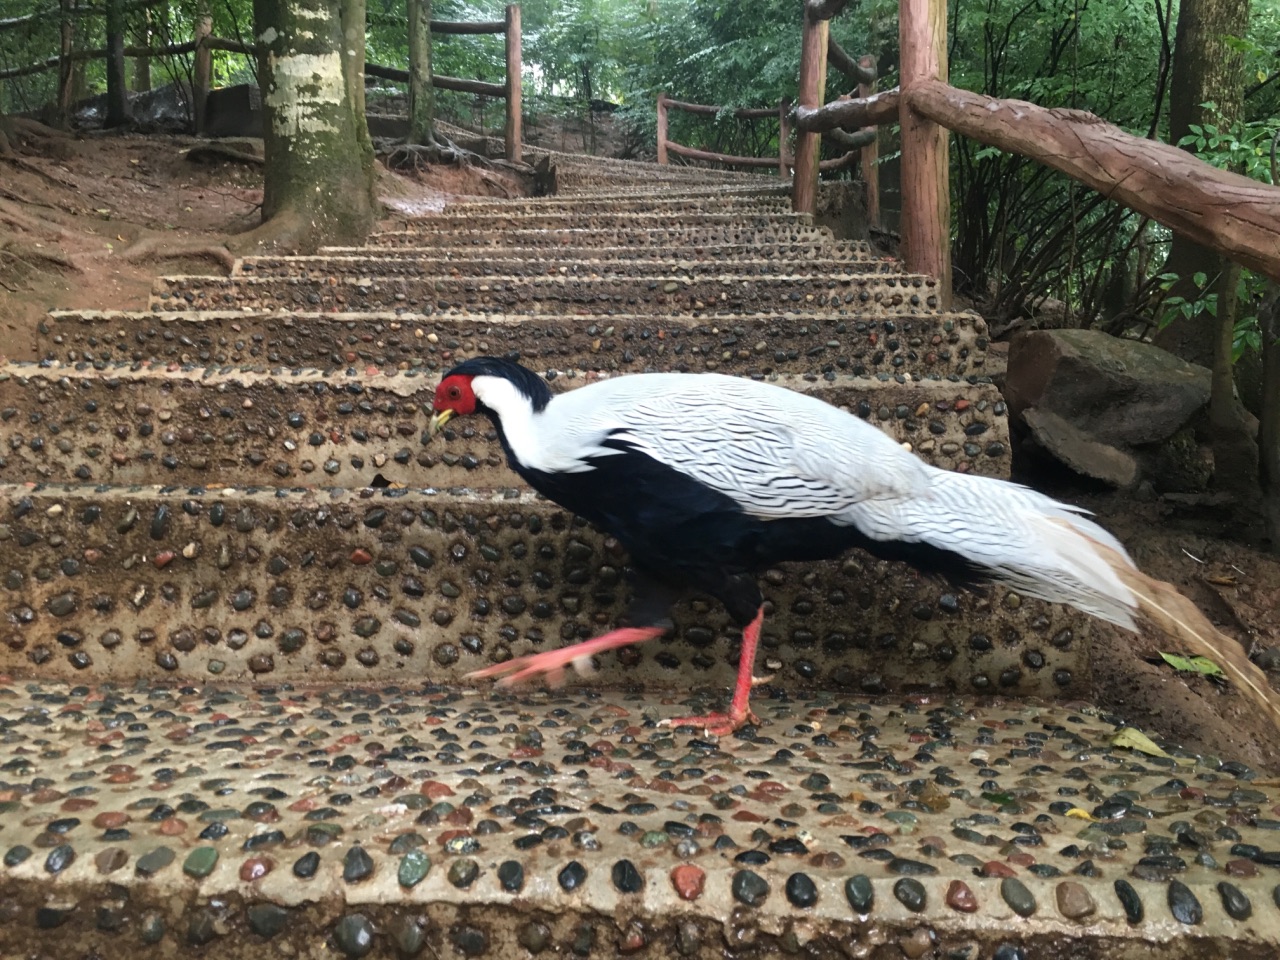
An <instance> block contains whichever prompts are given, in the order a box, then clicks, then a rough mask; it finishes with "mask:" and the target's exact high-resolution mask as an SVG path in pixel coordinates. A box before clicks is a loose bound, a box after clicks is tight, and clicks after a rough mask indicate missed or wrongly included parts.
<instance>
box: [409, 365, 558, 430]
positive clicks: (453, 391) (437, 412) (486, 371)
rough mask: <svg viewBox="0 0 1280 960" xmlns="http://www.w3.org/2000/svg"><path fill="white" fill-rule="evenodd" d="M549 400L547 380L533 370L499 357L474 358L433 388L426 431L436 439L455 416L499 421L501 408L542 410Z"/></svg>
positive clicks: (457, 367)
mask: <svg viewBox="0 0 1280 960" xmlns="http://www.w3.org/2000/svg"><path fill="white" fill-rule="evenodd" d="M550 399H551V391H550V390H549V389H548V388H547V384H546V381H544V380H543V379H542V378H541V377H540V376H538V375H537V374H536V373H534V372H533V371H532V370H527V369H525V368H524V367H522V366H520V364H518V363H513V362H512V361H510V360H502V359H499V358H498V357H475V358H473V359H471V360H467V361H465V362H464V363H460V364H458V365H457V366H456V367H454V368H453V369H452V370H450V371H449V372H448V373H446V374H445V375H444V378H443V379H442V380H441V381H440V386H438V387H436V396H435V400H434V401H433V402H432V405H431V408H432V410H433V411H434V412H433V413H432V416H431V424H430V426H429V428H428V431H429V432H430V434H431V435H432V436H435V434H437V433H439V432H440V430H441V428H443V427H444V425H445V424H446V423H448V422H449V421H450V420H452V419H453V418H454V417H465V416H467V415H468V414H471V413H477V412H479V413H486V414H489V415H490V416H496V417H499V418H500V417H501V414H502V408H503V407H505V406H506V405H507V404H509V403H512V402H517V403H520V402H523V403H527V404H528V405H529V406H530V407H532V408H533V410H535V411H538V410H542V409H543V408H544V407H546V405H547V402H548V401H549V400H550ZM486 400H487V401H488V402H486Z"/></svg>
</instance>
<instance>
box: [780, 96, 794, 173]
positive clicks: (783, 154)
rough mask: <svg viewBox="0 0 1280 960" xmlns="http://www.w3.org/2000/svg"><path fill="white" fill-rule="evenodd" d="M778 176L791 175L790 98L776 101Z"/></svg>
mask: <svg viewBox="0 0 1280 960" xmlns="http://www.w3.org/2000/svg"><path fill="white" fill-rule="evenodd" d="M778 176H780V177H781V178H782V179H783V180H786V179H787V178H788V177H790V176H791V100H790V99H789V98H787V97H783V98H782V99H781V100H779V101H778Z"/></svg>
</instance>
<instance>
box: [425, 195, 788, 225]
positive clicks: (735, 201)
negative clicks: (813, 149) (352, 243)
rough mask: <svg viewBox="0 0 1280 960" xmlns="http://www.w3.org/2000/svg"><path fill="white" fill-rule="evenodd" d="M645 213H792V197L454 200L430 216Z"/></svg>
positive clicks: (564, 217) (435, 218)
mask: <svg viewBox="0 0 1280 960" xmlns="http://www.w3.org/2000/svg"><path fill="white" fill-rule="evenodd" d="M624 214H645V215H651V216H659V215H661V216H666V217H670V218H671V219H673V220H683V219H686V218H697V217H701V216H706V215H708V214H710V215H712V216H726V215H736V216H741V217H771V216H775V215H779V214H781V215H784V216H790V215H792V210H791V200H790V198H787V197H762V196H735V195H733V194H719V195H713V196H706V197H695V196H689V195H685V196H680V197H670V198H658V199H655V198H653V197H648V196H634V197H630V198H625V197H619V196H614V197H601V198H599V199H596V198H590V197H564V198H555V199H546V200H542V199H535V200H529V201H518V200H517V201H510V200H505V201H501V202H500V203H494V202H489V203H485V202H480V203H451V204H449V205H448V206H447V207H445V208H444V210H443V211H441V212H440V213H438V214H436V215H435V216H433V217H432V218H431V221H432V223H439V222H441V221H443V222H446V223H448V222H450V221H453V220H465V219H468V218H471V217H487V216H510V217H513V218H516V219H521V218H523V217H545V216H557V217H560V218H561V220H579V219H581V218H583V217H599V216H610V217H611V216H622V215H624Z"/></svg>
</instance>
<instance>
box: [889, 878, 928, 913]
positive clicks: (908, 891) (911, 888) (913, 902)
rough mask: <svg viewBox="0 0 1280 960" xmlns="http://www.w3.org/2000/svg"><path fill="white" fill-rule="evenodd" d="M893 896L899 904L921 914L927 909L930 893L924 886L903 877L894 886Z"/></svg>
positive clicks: (917, 881)
mask: <svg viewBox="0 0 1280 960" xmlns="http://www.w3.org/2000/svg"><path fill="white" fill-rule="evenodd" d="M893 895H894V896H895V897H896V898H897V900H898V902H899V903H900V904H902V905H903V906H904V907H906V908H907V909H908V910H910V911H911V912H912V913H919V912H920V911H922V910H923V909H924V908H925V904H926V902H927V901H928V893H927V892H926V891H925V888H924V884H922V883H921V882H920V881H919V880H916V879H913V878H911V877H903V878H902V879H901V880H899V881H898V882H897V883H895V884H894V885H893Z"/></svg>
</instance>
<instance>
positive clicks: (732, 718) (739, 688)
mask: <svg viewBox="0 0 1280 960" xmlns="http://www.w3.org/2000/svg"><path fill="white" fill-rule="evenodd" d="M763 622H764V608H763V607H761V608H760V610H759V611H758V612H757V613H756V618H755V619H754V620H752V621H751V622H750V623H749V624H747V627H746V629H745V630H743V631H742V653H741V654H740V655H739V656H738V679H737V682H736V683H734V685H733V700H732V701H730V703H729V712H728V713H708V714H705V715H703V716H697V717H673V718H672V719H670V720H664V721H662V723H663V725H664V726H665V725H670V726H672V727H680V726H688V727H700V728H701V729H703V730H705V731H706V732H707V733H709V734H711V735H712V736H716V737H727V736H729V735H730V734H732V733H736V732H737V731H738V730H739V729H741V728H742V727H745V726H746V725H747V724H748V723H751V724H759V723H760V720H759V719H758V718H757V717H756V715H755V714H754V713H752V712H751V710H750V708H749V707H748V706H747V703H748V701H749V700H750V698H751V688H752V687H753V686H754V685H755V684H757V683H763V682H764V681H763V680H757V679H756V678H755V677H754V676H753V675H752V672H751V668H752V667H753V666H754V665H755V662H756V645H757V644H759V642H760V625H761V624H762V623H763Z"/></svg>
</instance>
